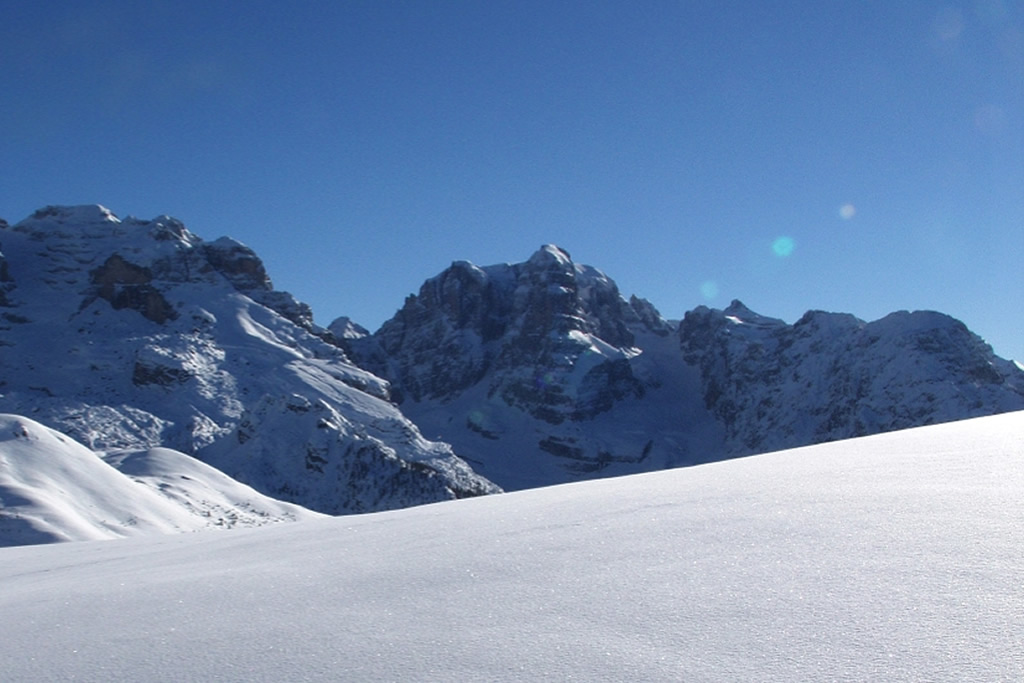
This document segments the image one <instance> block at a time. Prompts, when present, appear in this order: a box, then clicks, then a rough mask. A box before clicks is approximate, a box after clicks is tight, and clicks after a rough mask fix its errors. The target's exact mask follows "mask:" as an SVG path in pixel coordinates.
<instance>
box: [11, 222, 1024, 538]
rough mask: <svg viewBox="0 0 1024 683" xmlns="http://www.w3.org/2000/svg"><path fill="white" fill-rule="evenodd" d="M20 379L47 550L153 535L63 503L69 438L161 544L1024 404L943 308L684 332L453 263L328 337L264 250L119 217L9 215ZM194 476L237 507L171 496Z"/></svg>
mask: <svg viewBox="0 0 1024 683" xmlns="http://www.w3.org/2000/svg"><path fill="white" fill-rule="evenodd" d="M0 367H2V375H0V413H5V414H8V416H6V417H4V418H3V421H2V422H0V430H6V431H8V432H10V437H8V438H6V439H0V456H2V457H5V458H7V459H8V460H7V461H6V462H8V465H7V466H5V470H4V475H3V477H2V478H0V521H2V522H5V523H6V522H9V521H11V520H17V524H14V523H13V522H11V524H12V525H14V526H16V527H17V528H18V529H19V530H20V531H19V534H21V535H20V536H19V538H31V539H33V542H37V541H41V540H59V539H62V538H70V537H74V538H78V537H93V536H92V535H90V534H93V532H95V533H96V534H99V535H98V536H97V537H105V536H106V535H108V534H113V535H118V534H120V533H121V531H120V530H124V529H130V528H133V527H132V525H131V520H132V519H140V517H139V515H138V514H136V513H128V512H125V513H124V514H123V515H120V518H119V519H116V520H112V519H110V518H108V517H109V515H107V516H106V517H104V515H100V516H99V517H101V518H103V519H99V518H92V517H90V518H89V519H88V520H86V521H83V519H84V518H83V517H82V514H83V513H81V512H80V511H79V512H68V511H67V510H64V511H63V512H61V511H59V510H58V509H57V508H58V507H59V506H55V502H54V501H56V500H58V498H59V496H57V497H55V496H54V491H55V490H58V489H60V487H61V486H64V484H58V483H57V482H58V481H65V480H62V479H59V478H55V477H54V476H53V475H52V473H51V474H47V475H46V476H37V475H39V473H38V472H36V471H35V468H34V465H32V464H31V463H32V462H35V461H36V460H38V461H39V463H42V462H43V458H41V457H37V455H38V453H41V452H42V451H46V452H48V453H50V454H51V455H53V453H54V452H55V451H54V450H53V446H54V444H55V443H61V444H66V443H67V442H66V441H61V440H62V439H66V440H74V441H76V442H78V444H79V445H77V446H74V447H73V448H71V450H73V451H74V453H75V455H74V456H67V458H72V457H74V458H79V459H81V458H83V457H85V455H84V454H85V453H92V454H93V455H94V456H95V457H96V462H95V463H94V464H98V465H102V466H103V467H105V468H110V471H109V472H106V471H105V470H104V471H105V472H106V475H111V474H116V475H118V476H119V477H121V478H122V479H123V480H124V481H123V482H121V483H128V484H132V485H136V484H140V483H141V484H143V485H144V486H148V487H149V488H150V489H151V490H150V491H149V493H153V494H154V495H156V496H158V497H160V499H161V501H162V502H170V503H171V504H173V505H174V506H177V507H175V508H174V510H173V511H167V512H161V513H159V514H157V513H154V514H155V515H156V517H160V519H161V520H163V521H154V520H150V521H148V522H147V524H150V525H152V526H153V528H161V529H167V528H174V529H185V528H193V527H190V525H191V524H192V523H193V522H192V521H189V522H185V521H182V520H185V519H188V517H187V515H186V517H181V516H180V514H179V513H181V508H182V506H183V505H184V507H186V508H188V507H189V506H192V508H191V510H192V511H191V512H189V511H188V510H186V513H187V514H193V513H194V512H195V510H196V509H205V510H206V511H207V512H209V511H211V510H217V511H220V512H217V513H213V514H214V517H215V518H218V519H221V518H222V519H232V518H236V517H238V515H239V514H240V513H239V511H244V510H246V509H252V507H251V506H256V507H258V508H259V509H260V510H263V511H264V512H263V513H261V514H257V515H250V517H245V519H250V518H251V519H250V521H251V523H253V524H255V523H261V522H260V520H262V521H263V522H268V521H273V520H277V519H291V518H299V517H302V516H303V514H307V513H306V512H305V511H302V512H301V513H300V512H298V508H295V507H294V506H301V508H307V509H309V510H314V511H317V512H320V513H327V514H344V513H353V512H369V511H377V510H385V509H390V508H397V507H406V506H410V505H417V504H422V503H428V502H437V501H442V500H450V499H454V498H463V497H472V496H478V495H484V494H490V493H496V492H499V491H501V490H502V489H505V490H509V489H518V488H529V487H537V486H545V485H550V484H557V483H563V482H569V481H574V480H578V479H587V478H594V477H607V476H613V475H622V474H629V473H635V472H641V471H652V470H660V469H665V468H670V467H676V466H680V465H691V464H698V463H704V462H710V461H715V460H721V459H726V458H732V457H736V456H741V455H748V454H752V453H758V452H764V451H768V450H775V449H781V448H791V447H795V446H802V445H807V444H812V443H818V442H824V441H832V440H837V439H846V438H850V437H854V436H862V435H867V434H874V433H878V432H884V431H891V430H896V429H904V428H908V427H914V426H919V425H926V424H932V423H938V422H946V421H951V420H958V419H963V418H968V417H975V416H981V415H989V414H994V413H999V412H1006V411H1012V410H1020V409H1024V371H1022V370H1021V368H1020V367H1018V366H1017V365H1016V364H1014V363H1011V362H1009V361H1006V360H1003V359H1000V358H998V357H996V356H995V355H994V354H993V353H992V350H991V348H990V347H989V346H988V345H987V344H985V343H984V341H983V340H981V339H980V338H979V337H977V336H976V335H974V334H973V333H971V332H970V331H969V330H968V329H967V328H966V327H965V326H964V325H963V324H962V323H960V322H959V321H956V320H954V319H952V318H950V317H948V316H945V315H942V314H939V313H934V312H914V313H908V312H897V313H893V314H891V315H889V316H887V317H885V318H883V319H881V320H878V321H874V322H864V321H861V320H858V319H857V318H855V317H853V316H850V315H846V314H833V313H824V312H819V311H812V312H809V313H807V314H806V315H805V316H803V317H802V318H801V319H800V320H799V321H797V322H796V323H794V324H792V325H789V324H786V323H785V322H783V321H781V320H776V319H773V318H768V317H765V316H761V315H758V314H756V313H754V312H752V311H750V310H749V309H747V308H746V307H745V306H743V304H741V303H740V302H738V301H735V302H733V303H732V305H730V306H729V307H728V308H726V309H725V310H714V309H709V308H706V307H703V306H702V307H698V308H697V309H695V310H693V311H690V312H689V313H687V314H686V316H685V317H684V318H683V320H681V321H669V320H666V319H664V318H663V317H662V316H661V315H660V314H659V313H658V311H657V310H656V309H655V308H654V306H652V305H651V304H650V303H649V302H647V301H645V300H643V299H640V298H637V297H630V298H629V299H627V298H625V297H624V296H623V295H621V294H620V292H619V291H618V288H617V286H616V285H615V283H614V281H612V280H611V279H610V278H609V277H607V276H606V275H605V274H603V273H602V272H601V271H599V270H597V269H596V268H593V267H590V266H585V265H581V264H577V263H575V262H573V260H572V259H571V258H570V256H569V254H568V252H566V251H565V250H563V249H561V248H559V247H556V246H553V245H546V246H544V247H542V248H540V249H539V250H538V251H537V252H536V253H534V254H533V255H532V256H530V258H529V259H528V260H526V261H525V262H522V263H517V264H501V265H493V266H485V267H479V266H476V265H473V264H471V263H468V262H465V261H459V262H455V263H453V264H452V265H451V267H450V268H448V269H447V270H445V271H444V272H443V273H441V274H439V275H437V276H435V277H433V278H430V279H428V280H427V281H426V282H425V283H424V284H423V286H422V287H421V288H420V291H419V293H418V294H415V295H411V296H410V297H408V298H407V300H406V301H405V303H404V305H403V306H402V307H401V308H400V309H399V310H398V312H397V313H396V314H395V316H394V317H393V318H392V319H390V320H388V321H387V322H386V323H385V324H384V325H383V326H381V328H380V329H379V330H377V331H376V332H374V333H372V334H371V333H370V332H369V331H367V330H365V329H363V328H362V327H360V326H359V325H358V324H356V323H355V322H353V321H351V320H349V319H347V318H340V319H338V320H336V321H334V322H333V323H331V324H330V325H329V326H328V327H326V328H323V327H320V326H318V325H316V324H315V323H314V322H313V315H312V311H311V310H310V309H309V307H308V306H306V305H304V304H302V303H301V302H299V301H297V300H296V299H295V298H294V297H292V296H291V295H290V294H288V293H286V292H281V291H278V290H275V289H274V288H273V286H272V283H271V280H270V278H269V277H268V275H267V273H266V271H265V268H264V266H263V264H262V262H261V261H260V259H259V258H258V256H257V255H256V254H255V253H254V252H253V251H252V250H251V249H249V248H248V247H246V246H245V245H243V244H241V243H239V242H237V241H235V240H233V239H230V238H226V237H225V238H220V239H217V240H215V241H211V242H207V241H204V240H203V239H201V238H200V237H198V236H196V235H194V234H193V233H191V232H190V231H189V230H188V229H187V228H185V226H184V225H183V224H182V223H181V222H180V221H178V220H176V219H174V218H171V217H168V216H160V217H157V218H154V219H152V220H140V219H136V218H125V219H123V220H122V219H120V218H118V217H117V216H115V215H114V214H113V213H111V212H110V211H109V210H107V209H105V208H103V207H101V206H76V207H60V206H53V207H46V208H44V209H41V210H39V211H37V212H36V213H34V214H33V215H32V216H30V217H29V218H27V219H25V220H23V221H21V222H19V223H16V224H14V225H10V224H8V223H6V222H2V221H0ZM19 416H21V417H20V418H19ZM21 432H25V433H26V434H29V435H32V434H35V435H37V436H38V438H37V440H36V443H37V444H43V445H44V446H45V448H42V450H39V449H38V448H35V449H34V448H33V447H30V446H26V444H28V443H30V442H31V441H32V439H31V438H29V437H26V436H24V435H20V433H21ZM19 435H20V436H19ZM39 435H42V436H39ZM11 444H17V445H18V447H17V449H14V448H13V446H12V445H11ZM62 448H63V447H62ZM57 450H62V449H57ZM62 452H63V451H62ZM28 453H36V454H37V455H33V456H29V455H26V454H28ZM14 458H20V460H19V462H20V463H21V464H20V465H18V467H16V468H15V467H12V466H11V465H10V464H9V463H10V462H13V461H14V460H13V459H14ZM26 458H27V460H26ZM86 459H88V458H86ZM194 461H199V462H198V464H193V462H194ZM68 462H70V460H68ZM76 462H77V460H76ZM26 463H28V464H26ZM51 465H52V463H51ZM51 465H47V467H50V466H51ZM39 466H40V467H43V465H42V464H40V465H39ZM199 466H203V469H202V472H203V474H202V477H201V478H202V479H203V481H205V482H210V483H208V484H204V486H207V488H206V489H204V490H212V489H216V490H217V491H218V493H216V494H213V493H210V494H209V496H207V497H197V496H198V494H195V493H194V492H192V493H190V494H189V495H182V494H181V491H180V487H179V490H178V491H177V493H175V489H174V487H171V486H165V485H166V484H168V480H167V477H171V478H173V472H174V471H175V470H176V468H181V472H182V474H181V477H183V478H185V477H193V478H195V477H197V476H198V475H197V471H196V469H195V468H196V467H199ZM206 466H209V467H206ZM58 468H59V466H58ZM65 469H70V470H73V471H74V472H77V471H79V469H81V468H79V467H78V466H71V465H68V466H67V467H66V468H65ZM101 469H102V468H101ZM82 471H83V472H84V470H82ZM47 472H50V470H47ZM155 473H159V475H160V476H162V477H164V479H160V476H157V474H155ZM221 473H223V474H226V475H228V477H224V478H220V474H221ZM106 475H104V476H106ZM62 476H63V475H62ZM69 476H73V473H72V475H69ZM83 476H84V475H83ZM34 481H35V482H42V483H38V485H36V484H33V483H32V482H34ZM97 481H98V480H97ZM243 484H244V485H245V490H246V491H251V494H250V493H246V494H245V495H246V496H249V497H248V498H246V497H245V496H240V494H239V493H238V487H239V486H241V485H243ZM104 486H106V484H104ZM210 487H212V489H211V488H210ZM86 488H88V489H89V490H90V491H93V493H95V492H96V490H97V489H96V488H95V487H92V488H90V487H88V486H87V487H86ZM101 488H102V487H101ZM129 490H130V489H129ZM257 492H258V493H257ZM76 495H77V494H76ZM81 495H82V496H84V497H85V498H87V497H88V495H86V494H85V493H82V494H81ZM89 495H91V494H89ZM147 495H148V494H147ZM204 496H205V494H204ZM257 497H258V498H257ZM229 498H230V499H231V500H232V501H239V502H234V503H230V504H228V503H225V501H226V500H228V499H229ZM83 499H84V498H83ZM200 499H201V500H203V501H207V502H209V501H216V502H210V505H209V507H208V508H202V505H199V508H196V505H197V502H196V501H197V500H200ZM257 500H258V501H259V502H258V503H257V502H252V501H257ZM246 501H249V502H246ZM282 501H283V502H284V503H290V504H293V507H287V506H285V507H282V508H274V507H273V506H274V505H281V504H282V503H281V502H282ZM232 505H234V506H236V507H235V508H231V506H232ZM246 506H249V507H246ZM268 506H269V507H268ZM158 508H160V506H159V505H154V506H153V509H154V510H156V509H158ZM229 508H230V509H229ZM199 514H200V515H202V514H203V513H202V512H200V513H199ZM308 514H312V513H308ZM218 515H219V516H218ZM94 517H95V516H94ZM55 520H56V521H55ZM193 521H194V520H193ZM246 523H247V524H248V523H250V522H246ZM75 525H78V527H80V528H82V529H85V528H88V529H91V530H92V531H87V532H86V531H83V532H82V534H79V535H75V534H70V535H69V534H68V533H66V531H62V528H64V527H68V526H75ZM83 525H84V526H83ZM78 527H76V528H78ZM4 528H6V527H4V526H2V525H0V530H2V529H4ZM12 528H13V527H12ZM97 530H99V531H97ZM12 534H13V532H12ZM83 534H84V535H83ZM10 535H11V534H9V536H10ZM18 542H25V541H18V540H16V539H15V540H10V539H8V538H0V544H11V543H18Z"/></svg>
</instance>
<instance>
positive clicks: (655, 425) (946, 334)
mask: <svg viewBox="0 0 1024 683" xmlns="http://www.w3.org/2000/svg"><path fill="white" fill-rule="evenodd" d="M338 329H339V334H340V333H341V331H342V325H341V323H339V326H338ZM345 329H349V328H345ZM347 341H348V343H349V344H350V348H351V349H352V351H353V353H354V354H355V356H356V358H357V359H359V361H360V362H362V363H363V364H364V365H365V366H367V367H370V368H372V369H373V370H374V371H375V372H377V373H378V374H380V375H381V376H384V377H386V378H388V379H389V380H390V381H391V382H392V386H393V389H394V396H395V397H396V398H397V399H398V400H400V401H402V408H403V411H404V412H405V413H406V414H407V415H409V416H410V417H412V418H413V420H414V421H416V422H417V423H418V424H420V425H421V427H422V428H423V429H425V430H427V431H428V433H430V434H435V435H437V436H438V437H440V438H443V439H445V440H447V441H450V442H451V443H453V444H454V445H455V446H456V449H457V450H458V451H459V452H460V453H462V454H464V455H465V456H466V457H467V458H468V459H469V460H470V461H471V462H472V463H473V465H474V467H476V468H477V469H478V471H480V472H482V473H484V474H485V475H486V476H489V477H491V478H493V479H494V480H495V481H497V482H498V483H500V484H502V485H503V486H506V487H508V488H518V487H523V486H534V485H541V484H550V483H555V482H560V481H570V480H573V479H578V478H584V477H591V476H607V475H611V474H621V473H627V472H637V471H643V470H648V469H658V468H661V467H669V466H674V465H680V464H691V463H697V462H707V461H712V460H719V459H722V458H726V457H733V456H737V455H744V454H749V453H757V452H764V451H769V450H774V449H780V448H788V447H794V446H801V445H806V444H811V443H818V442H822V441H831V440H835V439H842V438H848V437H852V436H860V435H865V434H873V433H878V432H882V431H889V430H893V429H902V428H906V427H913V426H918V425H925V424H931V423H935V422H943V421H948V420H955V419H962V418H967V417H973V416H977V415H984V414H992V413H997V412H1002V411H1009V410H1019V409H1024V372H1021V370H1020V369H1019V368H1018V367H1017V366H1016V365H1014V364H1012V363H1009V362H1007V361H1004V360H1001V359H999V358H996V357H995V356H994V355H993V354H992V352H991V349H990V348H989V347H988V346H987V345H986V344H984V342H982V341H981V340H980V339H979V338H978V337H976V336H975V335H973V334H972V333H970V332H969V331H968V330H967V328H966V327H965V326H964V325H963V324H962V323H960V322H958V321H956V320H953V319H952V318H949V317H948V316H944V315H941V314H938V313H929V312H917V313H906V312H901V313H894V314H892V315H890V316H888V317H886V318H884V319H882V320H879V321H875V322H872V323H866V322H864V321H862V320H858V319H857V318H855V317H853V316H851V315H845V314H831V313H822V312H816V311H812V312H810V313H808V314H807V315H805V316H804V317H803V318H801V319H800V320H799V321H798V322H797V323H795V324H793V325H788V324H786V323H784V322H783V321H781V320H777V319H773V318H768V317H765V316H761V315H758V314H756V313H754V312H753V311H750V310H749V309H747V308H746V307H744V306H743V305H742V304H741V303H739V302H734V303H733V305H732V306H730V307H729V308H727V309H726V310H724V311H718V310H712V309H708V308H706V307H699V308H697V309H696V310H694V311H691V312H690V313H688V314H686V316H685V319H684V320H683V321H682V322H681V323H680V324H679V325H678V329H674V328H673V327H672V326H670V325H669V324H668V323H667V322H665V321H664V320H663V319H662V318H661V316H660V315H659V314H658V312H657V311H656V310H655V309H654V308H653V307H652V306H651V305H650V304H649V303H647V302H645V301H643V300H639V299H636V298H633V299H631V300H629V301H627V300H626V299H624V298H623V297H622V296H621V295H620V294H619V291H618V288H617V287H616V286H615V283H614V282H612V280H610V279H609V278H608V277H607V276H605V275H604V274H603V273H601V272H600V271H598V270H596V269H594V268H590V267H588V266H582V265H578V264H575V263H573V262H572V260H571V259H570V258H569V256H568V254H567V253H566V252H565V251H563V250H561V249H558V248H557V247H553V246H546V247H543V248H542V249H541V250H539V251H538V252H537V253H535V254H534V255H533V256H532V257H531V258H530V259H529V260H528V261H526V262H524V263H520V264H515V265H498V266H488V267H483V268H481V267H477V266H475V265H473V264H470V263H466V262H458V263H454V264H453V265H452V266H451V267H450V268H449V269H448V270H446V271H445V272H443V273H441V274H440V275H438V276H437V277H434V278H432V279H430V280H428V281H427V282H426V283H424V285H423V287H422V288H421V289H420V292H419V294H418V295H416V296H412V297H409V299H408V300H407V301H406V303H405V306H404V307H403V308H402V309H401V310H400V311H399V312H398V314H397V315H396V316H395V317H394V318H393V319H392V320H390V321H388V322H387V323H385V324H384V325H383V326H382V327H381V329H380V330H379V331H378V332H377V333H375V334H374V335H372V336H368V335H366V334H353V333H348V336H347Z"/></svg>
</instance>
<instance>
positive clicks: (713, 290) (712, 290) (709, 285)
mask: <svg viewBox="0 0 1024 683" xmlns="http://www.w3.org/2000/svg"><path fill="white" fill-rule="evenodd" d="M700 293H701V295H702V296H703V297H704V298H705V299H708V300H711V299H714V298H715V297H716V296H718V284H717V283H716V282H715V281H714V280H705V281H704V282H702V283H701V285H700Z"/></svg>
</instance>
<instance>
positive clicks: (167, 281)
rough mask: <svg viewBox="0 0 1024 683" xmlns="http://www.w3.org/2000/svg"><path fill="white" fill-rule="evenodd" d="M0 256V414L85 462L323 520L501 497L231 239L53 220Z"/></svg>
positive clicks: (154, 223) (86, 218)
mask: <svg viewBox="0 0 1024 683" xmlns="http://www.w3.org/2000/svg"><path fill="white" fill-rule="evenodd" d="M0 253H2V254H3V256H4V260H3V262H0V291H2V292H3V298H2V299H0V349H2V357H0V358H2V363H3V374H2V375H0V410H2V411H4V412H9V413H15V414H22V415H30V416H32V418H33V419H36V420H39V421H40V422H43V423H44V424H47V425H48V426H51V427H54V428H56V429H58V430H60V431H62V432H64V433H65V434H68V435H70V436H72V437H74V438H75V439H77V440H79V441H81V442H82V443H84V444H85V445H86V446H88V447H89V448H92V449H95V450H97V451H114V450H123V449H130V450H145V449H149V448H156V447H168V448H174V449H177V450H179V451H182V452H184V453H187V454H190V455H196V456H197V457H199V458H200V459H202V460H205V461H207V462H210V463H214V464H216V466H217V467H219V468H221V469H223V470H224V471H225V472H227V473H228V474H230V475H231V476H233V477H235V478H237V479H239V480H241V481H244V482H247V483H250V484H252V485H253V486H254V487H257V488H258V489H259V490H260V491H262V492H263V493H266V494H268V495H271V496H274V497H277V498H281V499H285V500H289V501H292V502H296V503H299V504H302V505H306V506H311V507H316V508H318V509H319V510H321V511H324V512H329V513H339V512H356V511H365V510H368V509H386V508H393V507H401V506H406V505H413V504H418V503H424V502H432V501H437V500H444V499H449V498H454V497H460V496H467V495H476V494H480V493H487V492H491V491H495V490H497V489H496V487H494V486H493V485H492V484H491V483H490V482H488V481H486V480H484V479H482V478H480V477H478V476H477V475H475V474H474V473H473V472H472V470H471V469H470V468H469V467H468V466H467V465H466V464H465V463H464V462H462V461H461V460H460V459H459V458H458V457H457V456H456V455H455V454H454V453H453V452H452V449H451V447H450V446H448V445H447V444H443V443H435V442H431V441H428V440H426V439H424V438H423V436H422V435H421V434H420V433H419V431H418V430H417V429H416V427H415V426H414V425H413V424H412V423H410V422H409V421H408V420H407V419H406V418H405V417H404V416H403V415H402V414H401V412H400V411H399V410H398V409H397V408H396V407H395V406H394V405H393V404H391V403H390V402H389V401H388V385H387V383H386V382H385V381H384V380H381V379H380V378H378V377H376V376H374V375H372V374H371V373H369V372H367V371H365V370H363V369H361V368H359V367H356V366H355V365H353V364H352V363H351V362H349V360H348V359H347V358H346V357H345V354H344V352H343V351H342V350H341V349H339V348H338V347H337V346H335V345H333V344H331V343H328V342H327V341H325V340H324V338H325V337H327V333H326V331H325V330H322V329H320V328H317V327H316V326H315V325H313V323H312V315H311V312H310V311H309V308H308V307H307V306H305V305H304V304H301V303H299V302H297V301H296V300H295V299H294V298H292V297H291V296H290V295H289V294H287V293H284V292H278V291H275V290H274V289H273V287H272V286H271V283H270V279H269V278H268V276H267V274H266V272H265V270H264V268H263V264H262V263H261V262H260V260H259V258H257V256H256V255H255V254H254V253H253V252H252V251H251V250H250V249H248V248H247V247H245V246H244V245H242V244H240V243H238V242H236V241H234V240H232V239H229V238H221V239H218V240H216V241H213V242H205V241H203V240H202V239H200V238H199V237H197V236H195V235H194V234H192V233H191V232H189V231H188V230H187V229H186V228H185V227H184V226H183V225H182V224H181V223H180V222H179V221H177V220H175V219H173V218H170V217H167V216H161V217H158V218H155V219H153V220H151V221H143V220H138V219H134V218H127V219H125V220H120V219H118V218H117V217H116V216H114V215H113V214H112V213H111V212H110V211H108V210H107V209H105V208H103V207H100V206H80V207H48V208H46V209H42V210H40V211H37V212H36V213H35V214H34V215H33V216H31V217H29V218H27V219H26V220H24V221H21V222H20V223H17V224H15V225H13V226H8V225H6V224H5V225H4V226H0ZM314 416H315V417H314ZM351 453H357V454H358V457H349V455H350V454H351ZM396 482H398V483H399V485H396ZM353 491H357V492H358V495H355V496H354V495H353Z"/></svg>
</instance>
